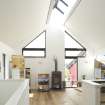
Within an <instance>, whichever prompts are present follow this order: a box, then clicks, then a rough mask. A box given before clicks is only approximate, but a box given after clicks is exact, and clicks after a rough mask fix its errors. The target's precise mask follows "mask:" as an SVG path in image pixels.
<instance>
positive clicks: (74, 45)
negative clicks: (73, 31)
mask: <svg viewBox="0 0 105 105" xmlns="http://www.w3.org/2000/svg"><path fill="white" fill-rule="evenodd" d="M85 53H86V48H85V47H84V46H83V45H81V44H80V43H79V42H78V41H77V40H76V39H75V38H73V37H72V36H71V35H70V34H69V33H68V32H67V31H65V58H71V57H83V56H85Z"/></svg>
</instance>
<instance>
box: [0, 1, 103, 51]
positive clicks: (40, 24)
mask: <svg viewBox="0 0 105 105" xmlns="http://www.w3.org/2000/svg"><path fill="white" fill-rule="evenodd" d="M49 5H50V0H0V41H2V42H4V43H6V44H8V45H10V46H11V47H13V48H15V49H19V48H22V47H23V46H25V45H26V44H27V43H28V42H29V41H31V40H32V39H33V38H34V37H35V36H36V35H38V33H40V32H41V31H42V30H43V29H44V27H45V26H46V19H47V14H48V10H49ZM104 10H105V0H81V3H80V5H79V6H78V7H77V9H76V10H75V11H74V13H73V14H72V16H71V17H70V18H69V19H68V21H67V22H66V26H67V28H68V29H69V31H70V32H71V33H73V35H75V37H76V38H77V39H78V40H79V41H80V42H82V43H83V45H84V46H86V47H87V48H89V49H91V50H92V51H99V50H100V49H104V47H105V12H104Z"/></svg>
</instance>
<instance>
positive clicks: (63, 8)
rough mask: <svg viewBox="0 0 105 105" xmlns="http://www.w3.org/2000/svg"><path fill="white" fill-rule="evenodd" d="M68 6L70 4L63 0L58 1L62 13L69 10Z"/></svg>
mask: <svg viewBox="0 0 105 105" xmlns="http://www.w3.org/2000/svg"><path fill="white" fill-rule="evenodd" d="M67 7H68V5H67V4H66V3H65V2H64V1H62V0H59V1H58V4H57V9H58V10H59V11H60V12H61V13H63V14H64V13H65V12H66V11H67V9H68V8H67Z"/></svg>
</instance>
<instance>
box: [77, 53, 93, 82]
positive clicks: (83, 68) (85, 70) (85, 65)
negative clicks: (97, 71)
mask: <svg viewBox="0 0 105 105" xmlns="http://www.w3.org/2000/svg"><path fill="white" fill-rule="evenodd" d="M86 53H87V54H86V57H85V58H79V59H78V79H79V80H82V75H86V79H94V56H93V55H91V54H90V53H89V52H88V51H87V52H86Z"/></svg>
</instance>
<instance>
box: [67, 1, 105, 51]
mask: <svg viewBox="0 0 105 105" xmlns="http://www.w3.org/2000/svg"><path fill="white" fill-rule="evenodd" d="M104 11H105V0H81V3H80V5H79V6H78V7H77V9H76V10H75V12H74V13H73V14H72V16H71V17H70V18H69V19H68V21H67V22H66V26H67V28H68V29H69V31H70V32H71V33H72V34H73V35H75V37H76V38H77V39H78V40H79V41H80V42H82V43H83V45H84V46H86V47H87V48H88V49H90V50H91V51H93V52H95V53H97V52H100V51H101V50H103V49H105V12H104Z"/></svg>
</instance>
